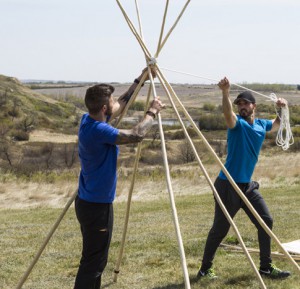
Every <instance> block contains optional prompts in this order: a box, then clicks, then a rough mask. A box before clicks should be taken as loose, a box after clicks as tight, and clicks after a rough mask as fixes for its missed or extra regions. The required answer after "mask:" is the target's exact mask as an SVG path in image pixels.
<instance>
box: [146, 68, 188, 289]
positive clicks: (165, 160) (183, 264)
mask: <svg viewBox="0 0 300 289" xmlns="http://www.w3.org/2000/svg"><path fill="white" fill-rule="evenodd" d="M148 71H149V77H150V80H151V85H152V90H153V94H154V98H157V95H156V89H155V85H154V81H153V78H152V74H151V71H150V67H148ZM157 118H158V126H159V134H160V140H161V149H162V155H163V163H164V167H165V175H166V182H167V188H168V192H169V198H170V202H171V208H172V214H173V222H174V226H175V231H176V237H177V242H178V245H179V252H180V259H181V267H182V270H183V275H184V281H185V288H186V289H190V288H191V285H190V278H189V274H188V269H187V264H186V258H185V252H184V246H183V241H182V237H181V233H180V226H179V221H178V215H177V209H176V204H175V199H174V192H173V188H172V182H171V176H170V168H169V163H168V157H167V150H166V142H165V137H164V132H163V128H162V122H161V115H160V113H158V115H157Z"/></svg>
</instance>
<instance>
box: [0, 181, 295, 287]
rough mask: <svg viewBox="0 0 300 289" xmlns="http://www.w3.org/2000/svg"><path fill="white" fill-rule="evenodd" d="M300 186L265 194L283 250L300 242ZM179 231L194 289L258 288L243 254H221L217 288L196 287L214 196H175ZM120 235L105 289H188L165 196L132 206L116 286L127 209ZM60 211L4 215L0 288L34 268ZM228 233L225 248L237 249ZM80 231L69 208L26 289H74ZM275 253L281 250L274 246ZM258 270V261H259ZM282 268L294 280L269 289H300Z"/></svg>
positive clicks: (243, 223)
mask: <svg viewBox="0 0 300 289" xmlns="http://www.w3.org/2000/svg"><path fill="white" fill-rule="evenodd" d="M299 190H300V185H299V184H298V185H294V186H292V187H282V186H281V187H278V188H275V189H267V188H265V189H262V193H263V195H264V196H265V199H266V201H267V203H268V204H269V207H270V210H271V212H272V215H273V218H274V233H275V234H276V235H277V237H278V238H279V240H280V241H281V242H289V241H292V240H296V239H300V230H299ZM175 199H176V204H177V210H178V217H179V222H180V226H181V233H182V237H183V242H184V247H185V253H186V259H187V265H188V271H189V276H190V281H191V287H192V288H214V289H217V288H218V289H219V288H228V289H233V288H236V289H239V288H259V283H258V281H257V280H256V278H255V275H254V272H252V269H251V266H250V264H249V262H248V260H247V259H246V257H245V256H244V255H243V254H240V253H233V252H229V251H225V250H224V249H222V248H220V249H219V250H218V252H217V255H216V259H215V269H216V271H217V273H218V275H219V279H218V280H217V281H214V282H207V281H196V278H195V276H196V273H197V270H198V266H199V262H200V260H201V255H202V252H203V247H204V242H205V239H206V235H207V233H208V230H209V228H210V226H211V224H212V214H213V198H212V195H211V194H200V195H188V196H175ZM114 208H115V227H114V235H113V240H112V245H111V250H110V257H109V263H108V266H107V268H106V270H105V273H104V276H103V288H110V289H116V288H118V289H123V288H124V289H125V288H126V289H129V288H130V289H138V288H143V289H146V288H152V289H179V288H184V280H183V273H182V270H181V263H180V256H179V250H178V245H177V240H176V235H175V229H174V226H173V219H172V213H171V207H170V203H169V200H168V195H167V193H165V194H162V196H161V198H160V199H159V200H155V201H147V202H145V201H141V202H140V201H134V202H132V210H131V217H130V222H129V229H128V236H127V243H126V247H125V253H124V258H123V262H122V264H121V268H120V269H121V272H120V274H119V277H118V282H117V283H114V282H113V281H112V278H113V273H112V272H113V269H114V265H115V262H116V259H117V256H118V252H119V246H120V240H121V234H122V231H123V219H124V215H125V209H126V203H125V202H116V203H115V206H114ZM60 212H61V209H53V208H46V207H38V208H34V209H18V210H5V209H2V210H1V211H0V224H1V225H0V226H1V230H0V232H1V238H0V243H1V257H0V288H6V289H9V288H15V286H16V284H17V283H18V281H19V280H20V278H21V276H22V275H23V273H24V272H25V270H26V269H27V268H28V266H29V264H30V262H31V261H32V259H33V256H34V255H35V254H36V252H37V251H38V249H39V247H40V245H41V244H42V242H43V240H44V238H45V236H46V235H47V233H48V232H49V230H50V228H51V227H52V225H53V224H54V222H55V220H56V219H57V217H58V216H59V214H60ZM235 221H236V224H237V226H238V228H239V230H240V232H241V235H242V236H243V239H244V241H245V243H246V246H248V247H252V248H257V246H258V243H257V239H256V232H255V229H254V227H253V225H252V224H251V223H250V221H249V220H248V219H247V217H246V216H245V214H244V213H243V212H242V211H241V212H239V213H238V215H237V216H236V218H235ZM232 239H233V240H234V239H235V237H234V233H233V231H230V233H229V234H228V237H227V239H226V240H225V242H226V241H227V242H232ZM80 242H81V238H80V231H79V226H78V223H77V220H76V217H75V214H74V208H73V207H71V208H70V210H69V211H68V213H67V215H66V216H65V218H64V219H63V221H62V223H61V225H60V226H59V228H58V230H57V231H56V233H55V234H54V236H53V238H52V239H51V240H50V242H49V244H48V246H47V248H46V249H45V251H44V253H43V254H42V256H41V258H40V260H39V262H38V263H37V265H36V266H35V267H34V269H33V271H32V273H31V275H30V276H29V278H28V280H27V281H26V283H25V284H24V286H23V288H24V289H26V288H27V289H29V288H30V289H40V288H51V289H56V288H57V289H64V288H72V286H73V282H74V278H75V275H76V271H77V267H78V262H79V258H80V250H81V249H80V246H81V244H80ZM272 249H273V251H277V250H278V248H277V247H276V246H275V244H274V242H273V248H272ZM252 256H253V259H254V262H255V263H256V264H258V256H257V255H255V254H253V255H252ZM274 262H275V263H276V264H277V266H278V267H282V268H285V269H288V270H290V271H292V272H293V275H292V277H290V278H288V279H287V280H284V281H272V280H268V279H264V280H265V284H266V286H267V288H272V289H282V288H284V289H296V288H299V272H298V273H297V272H295V270H294V267H293V266H292V265H291V264H290V263H289V262H288V261H287V260H282V259H277V260H274Z"/></svg>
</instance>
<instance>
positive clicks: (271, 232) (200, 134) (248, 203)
mask: <svg viewBox="0 0 300 289" xmlns="http://www.w3.org/2000/svg"><path fill="white" fill-rule="evenodd" d="M156 67H157V69H158V72H159V74H160V75H161V77H162V80H163V82H164V83H166V84H167V87H168V89H169V90H170V91H171V92H172V94H173V95H174V97H175V99H176V101H177V102H178V103H179V105H180V107H181V109H182V111H183V113H184V115H185V116H186V118H187V119H188V120H189V121H190V123H191V124H192V126H193V128H194V129H195V131H196V133H197V134H198V136H199V137H200V138H201V139H202V140H203V142H204V144H205V146H206V147H207V148H208V150H209V151H210V152H211V153H212V155H213V157H214V158H215V160H216V161H217V163H218V165H219V166H220V168H221V169H222V171H223V172H224V174H225V175H226V177H227V179H228V180H229V182H230V184H231V185H232V186H233V188H234V189H235V191H236V192H237V194H238V195H239V196H240V198H241V199H242V200H243V202H244V203H245V205H246V206H247V207H248V208H249V210H250V211H251V213H252V214H253V216H254V217H255V218H256V220H257V221H258V222H259V224H260V225H261V226H262V228H263V229H264V230H265V232H266V233H267V234H268V235H269V236H270V237H271V238H273V240H274V241H275V242H276V244H277V245H278V246H279V248H280V249H281V250H282V252H283V253H284V254H285V256H286V257H287V259H288V260H290V262H291V263H292V264H293V266H294V267H295V269H296V270H297V271H298V272H300V268H299V266H298V264H297V263H296V261H295V260H294V259H293V258H292V257H291V255H290V254H289V253H288V252H287V250H286V249H285V248H284V247H283V246H282V244H281V243H280V241H279V240H278V238H277V237H276V235H275V234H274V233H273V231H272V230H271V229H270V228H269V227H268V226H267V225H266V224H265V222H264V220H263V219H262V218H261V217H260V216H259V214H258V213H257V212H256V210H255V209H254V208H253V206H252V204H251V203H250V202H249V200H248V199H247V198H246V196H245V195H244V194H243V192H242V191H241V190H240V188H239V187H238V185H237V184H236V183H235V181H234V180H233V178H232V177H231V175H230V174H229V172H228V171H227V169H226V168H225V166H224V165H223V163H222V161H221V160H220V159H219V157H218V156H217V154H216V153H215V151H214V150H213V148H212V147H211V146H210V144H209V143H208V141H207V140H206V138H205V137H204V136H203V134H202V133H201V131H200V130H199V128H198V127H197V125H196V124H195V122H194V121H193V119H192V118H191V116H190V115H189V113H188V112H187V110H186V109H185V107H184V106H183V104H182V103H181V101H180V99H179V98H178V96H177V95H176V93H175V91H174V90H173V88H172V86H171V85H170V83H168V81H167V80H166V78H165V77H164V76H163V74H162V72H161V70H160V68H159V67H158V65H157V64H156Z"/></svg>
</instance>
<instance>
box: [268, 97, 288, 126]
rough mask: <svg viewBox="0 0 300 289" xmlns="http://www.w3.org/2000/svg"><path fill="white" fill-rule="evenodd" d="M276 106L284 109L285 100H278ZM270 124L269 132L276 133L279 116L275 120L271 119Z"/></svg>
mask: <svg viewBox="0 0 300 289" xmlns="http://www.w3.org/2000/svg"><path fill="white" fill-rule="evenodd" d="M276 105H277V107H279V108H282V107H285V106H286V105H287V100H286V99H284V98H278V100H277V102H276ZM272 123H273V124H272V129H271V131H277V130H278V128H279V125H280V116H278V115H277V117H276V118H274V119H272Z"/></svg>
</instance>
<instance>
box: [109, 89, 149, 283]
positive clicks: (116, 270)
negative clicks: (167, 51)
mask: <svg viewBox="0 0 300 289" xmlns="http://www.w3.org/2000/svg"><path fill="white" fill-rule="evenodd" d="M150 94H151V86H149V90H148V96H147V101H146V105H145V110H144V114H145V113H146V110H147V108H148V104H149V99H150ZM141 151H142V142H141V143H139V144H138V147H137V152H136V156H135V160H134V166H133V175H132V179H131V184H130V188H129V193H128V197H127V207H126V215H125V220H124V228H123V233H122V239H121V245H120V251H119V255H118V259H117V262H116V265H115V269H114V278H113V280H114V282H117V279H118V274H119V272H120V265H121V261H122V257H123V253H124V248H125V241H126V235H127V230H128V223H129V214H130V207H131V199H132V193H133V189H134V184H135V180H136V173H137V169H138V164H139V159H140V156H141Z"/></svg>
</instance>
